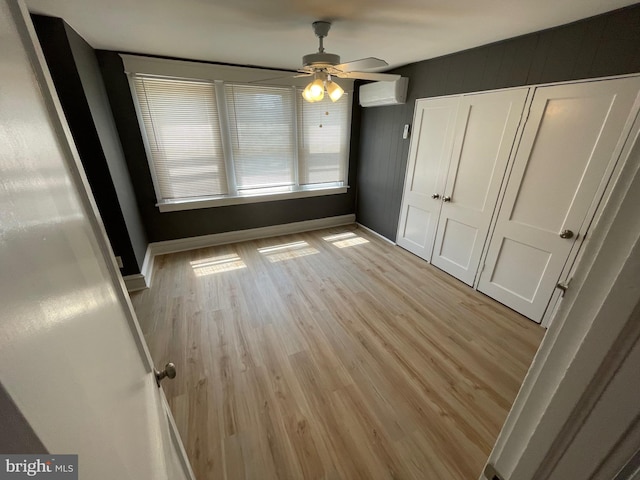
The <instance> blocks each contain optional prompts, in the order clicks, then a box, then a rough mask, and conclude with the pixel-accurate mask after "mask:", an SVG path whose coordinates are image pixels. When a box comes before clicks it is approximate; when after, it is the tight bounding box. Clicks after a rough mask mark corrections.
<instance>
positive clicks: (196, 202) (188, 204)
mask: <svg viewBox="0 0 640 480" xmlns="http://www.w3.org/2000/svg"><path fill="white" fill-rule="evenodd" d="M348 189H349V187H347V186H332V187H324V188H309V189H304V190H295V191H290V190H288V191H285V192H271V193H267V194H264V193H262V194H252V195H246V194H245V195H237V196H234V197H232V196H228V195H226V196H224V197H202V198H190V199H189V200H164V201H162V202H159V203H157V204H156V207H158V208H159V209H160V212H178V211H181V210H195V209H198V208H213V207H224V206H227V205H244V204H246V203H261V202H275V201H278V200H291V199H294V198H308V197H320V196H324V195H337V194H341V193H347V190H348Z"/></svg>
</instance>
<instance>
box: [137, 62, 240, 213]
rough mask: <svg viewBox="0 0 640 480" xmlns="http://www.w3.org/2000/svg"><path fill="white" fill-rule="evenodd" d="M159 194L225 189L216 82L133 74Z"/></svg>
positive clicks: (199, 193) (196, 193)
mask: <svg viewBox="0 0 640 480" xmlns="http://www.w3.org/2000/svg"><path fill="white" fill-rule="evenodd" d="M133 86H134V90H135V94H136V96H137V100H138V106H139V109H140V116H141V123H143V125H144V129H145V130H146V138H147V144H148V150H149V152H148V154H149V155H150V156H151V159H150V161H151V163H152V169H153V171H155V183H156V189H157V190H159V191H158V192H156V193H157V194H158V196H159V197H160V198H159V199H158V200H159V201H162V200H172V199H180V198H191V197H204V196H215V195H226V194H227V193H228V189H227V180H226V173H225V162H224V155H223V150H222V140H221V134H220V123H219V119H218V108H217V105H216V96H215V87H214V85H213V84H212V83H209V82H197V81H187V80H173V79H166V78H154V77H145V76H139V75H136V76H134V77H133Z"/></svg>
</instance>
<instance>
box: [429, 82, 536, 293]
mask: <svg viewBox="0 0 640 480" xmlns="http://www.w3.org/2000/svg"><path fill="white" fill-rule="evenodd" d="M528 91H529V89H528V88H521V89H517V90H506V91H501V92H490V93H481V94H474V95H465V96H463V97H462V98H461V99H460V105H459V107H458V114H457V118H456V126H455V137H454V146H453V154H452V156H451V162H450V165H449V170H448V175H447V181H446V185H445V189H444V191H442V192H441V195H442V210H441V212H440V217H439V221H438V226H437V228H436V239H435V244H434V249H433V254H432V257H431V263H433V265H435V266H437V267H438V268H441V269H442V270H444V271H445V272H447V273H449V274H451V275H453V276H454V277H456V278H458V279H460V280H462V281H463V282H465V283H467V284H468V285H473V282H474V280H475V277H476V273H477V271H478V265H479V264H480V257H481V255H482V249H483V247H484V244H485V240H486V238H487V235H488V233H489V225H490V223H491V218H492V216H493V213H494V210H495V206H496V201H497V200H498V194H499V192H500V185H501V184H502V180H503V178H504V174H505V170H506V168H507V162H508V161H509V155H510V154H511V149H512V147H513V143H514V140H515V137H516V134H517V131H518V126H519V124H520V120H521V118H522V111H523V109H524V105H525V102H526V99H527V93H528Z"/></svg>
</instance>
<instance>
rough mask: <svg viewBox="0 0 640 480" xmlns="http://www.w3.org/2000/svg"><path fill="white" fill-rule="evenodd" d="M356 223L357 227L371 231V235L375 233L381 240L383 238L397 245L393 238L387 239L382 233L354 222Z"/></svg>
mask: <svg viewBox="0 0 640 480" xmlns="http://www.w3.org/2000/svg"><path fill="white" fill-rule="evenodd" d="M356 225H358V228H362V229H363V230H366V231H367V232H369V233H371V234H372V235H375V236H376V237H378V238H380V239H381V240H384V241H385V242H388V243H390V244H391V245H397V243H396V242H394V241H393V240H390V239H388V238H387V237H385V236H384V235H382V234H380V233H378V232H376V231H375V230H371V229H370V228H369V227H365V226H364V225H362V224H361V223H358V222H356Z"/></svg>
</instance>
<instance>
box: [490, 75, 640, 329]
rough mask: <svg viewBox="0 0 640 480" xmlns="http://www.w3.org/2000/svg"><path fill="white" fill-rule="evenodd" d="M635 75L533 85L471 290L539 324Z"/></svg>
mask: <svg viewBox="0 0 640 480" xmlns="http://www.w3.org/2000/svg"><path fill="white" fill-rule="evenodd" d="M639 90H640V78H637V77H635V78H624V79H616V80H601V81H594V82H585V83H577V84H571V85H559V86H549V87H541V88H537V89H536V91H535V94H534V99H533V104H532V106H531V112H530V115H529V119H528V121H527V124H526V126H525V129H524V132H523V135H522V139H521V140H520V145H519V148H518V152H517V154H516V158H515V162H514V167H513V171H512V172H511V177H510V179H509V183H508V185H507V190H506V192H505V197H504V200H503V202H502V207H501V209H500V213H499V215H498V220H497V223H496V228H495V231H494V233H493V237H492V239H491V243H490V245H489V251H488V253H487V257H486V261H485V269H484V271H483V273H482V274H481V276H480V281H479V284H478V290H480V291H481V292H483V293H486V294H487V295H489V296H490V297H493V298H495V299H496V300H498V301H500V302H502V303H504V304H505V305H507V306H509V307H511V308H513V309H514V310H516V311H518V312H520V313H522V314H523V315H526V316H527V317H529V318H530V319H532V320H534V321H537V322H539V321H540V320H541V319H542V316H543V314H544V311H545V309H546V307H547V305H548V303H549V300H550V298H551V295H552V293H553V290H554V288H555V285H556V283H557V282H558V278H559V276H560V273H561V272H562V269H563V267H564V265H565V262H566V261H567V258H568V256H569V253H570V251H571V249H572V248H573V246H574V243H575V242H576V241H578V242H580V241H582V238H583V236H584V233H585V231H586V229H587V228H588V226H589V222H590V220H591V216H592V215H593V211H594V207H595V204H596V203H597V201H598V198H596V194H597V193H598V192H599V191H600V192H601V189H602V188H603V186H604V185H605V184H606V182H607V181H608V177H609V175H610V173H611V168H612V166H613V164H614V163H615V162H616V160H617V155H618V153H619V149H620V148H621V141H622V140H624V139H623V138H621V135H622V132H623V130H624V126H625V124H626V122H627V120H628V118H629V115H630V113H631V111H632V109H633V107H634V101H635V100H636V97H637V95H638V91H639Z"/></svg>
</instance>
